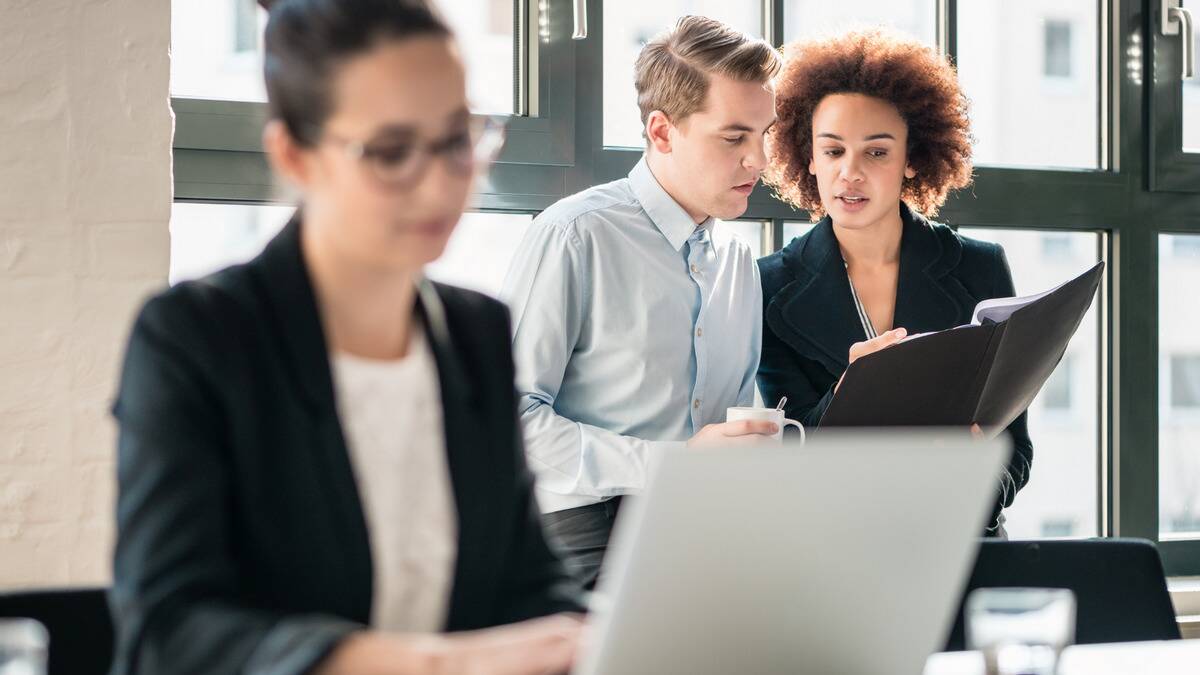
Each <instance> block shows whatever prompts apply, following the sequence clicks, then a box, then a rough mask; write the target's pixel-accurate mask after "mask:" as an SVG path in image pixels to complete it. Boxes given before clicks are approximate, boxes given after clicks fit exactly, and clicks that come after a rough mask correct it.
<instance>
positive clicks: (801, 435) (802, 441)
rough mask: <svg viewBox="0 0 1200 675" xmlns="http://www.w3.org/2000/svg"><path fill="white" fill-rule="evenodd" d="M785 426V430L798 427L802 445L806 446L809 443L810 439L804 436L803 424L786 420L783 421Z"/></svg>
mask: <svg viewBox="0 0 1200 675" xmlns="http://www.w3.org/2000/svg"><path fill="white" fill-rule="evenodd" d="M783 426H784V428H787V427H796V428H797V429H799V430H800V445H804V444H805V443H806V442H807V441H808V438H807V437H806V436H805V434H804V425H803V424H800V423H799V422H797V421H796V420H789V419H785V420H783Z"/></svg>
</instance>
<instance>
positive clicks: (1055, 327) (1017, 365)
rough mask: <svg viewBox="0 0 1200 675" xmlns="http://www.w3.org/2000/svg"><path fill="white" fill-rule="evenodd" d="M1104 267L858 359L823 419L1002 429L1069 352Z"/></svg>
mask: <svg viewBox="0 0 1200 675" xmlns="http://www.w3.org/2000/svg"><path fill="white" fill-rule="evenodd" d="M1103 275H1104V263H1103V262H1100V263H1097V264H1096V266H1095V267H1093V268H1091V269H1089V270H1088V271H1086V272H1084V273H1083V274H1081V275H1080V276H1078V277H1076V278H1074V279H1072V280H1071V281H1068V282H1067V283H1065V284H1063V285H1061V286H1059V287H1057V288H1055V289H1053V290H1052V291H1048V292H1047V293H1044V294H1041V295H1040V296H1033V298H1036V299H1032V298H1031V299H1030V300H1031V301H1029V302H1028V303H1027V304H1023V306H1020V308H1019V309H1017V310H1016V311H1014V312H1012V313H1011V315H1009V316H1008V318H1006V319H1004V320H1001V321H991V320H988V319H983V320H982V322H981V323H980V325H968V326H961V327H959V328H952V329H949V330H944V331H939V332H937V333H931V334H928V335H923V336H920V337H915V338H913V339H911V340H908V341H906V342H901V343H899V344H896V345H893V346H891V347H889V348H887V349H884V350H881V351H878V352H875V353H874V354H868V355H867V356H864V357H862V358H860V359H858V360H856V361H855V362H854V363H852V364H850V367H849V368H847V369H846V374H845V377H844V379H843V380H842V384H841V386H840V387H838V391H837V394H835V395H834V397H833V400H832V401H830V403H829V407H828V408H827V409H826V410H825V414H824V416H822V418H821V423H820V426H822V427H834V426H841V427H847V426H848V427H859V426H871V427H890V426H905V427H908V426H913V427H921V426H941V427H955V426H969V425H971V424H973V423H975V424H979V426H980V427H982V428H983V429H984V430H985V432H987V433H988V435H992V434H994V433H998V432H999V431H1000V430H1002V429H1004V428H1005V427H1007V426H1008V425H1009V424H1010V423H1012V421H1013V420H1014V419H1016V418H1017V416H1018V415H1020V414H1021V413H1022V412H1023V411H1024V410H1025V409H1026V408H1028V407H1029V404H1030V403H1031V402H1032V401H1033V399H1034V397H1035V396H1037V393H1038V391H1040V390H1041V388H1042V385H1043V384H1045V383H1046V378H1048V377H1050V373H1051V372H1053V371H1054V367H1055V366H1057V365H1058V362H1059V360H1061V359H1062V356H1063V353H1064V352H1065V351H1066V349H1067V343H1068V342H1069V341H1070V340H1071V336H1072V335H1074V334H1075V330H1076V329H1077V328H1079V322H1080V321H1082V320H1083V315H1084V314H1085V313H1087V310H1088V307H1090V306H1091V304H1092V299H1093V298H1094V297H1095V295H1096V289H1097V288H1099V286H1100V280H1101V278H1102V277H1103ZM985 302H987V301H985ZM1000 302H1003V301H1000ZM984 304H985V303H980V307H981V308H982V307H983V306H984ZM977 313H978V312H977ZM1000 313H1001V314H1003V310H1002V311H1001V312H1000Z"/></svg>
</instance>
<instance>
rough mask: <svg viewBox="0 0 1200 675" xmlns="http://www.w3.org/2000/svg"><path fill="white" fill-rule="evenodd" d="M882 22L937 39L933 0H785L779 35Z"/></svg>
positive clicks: (919, 36) (797, 36)
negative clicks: (837, 0) (829, 0)
mask: <svg viewBox="0 0 1200 675" xmlns="http://www.w3.org/2000/svg"><path fill="white" fill-rule="evenodd" d="M875 25H884V26H889V27H891V28H894V29H896V30H898V31H901V32H904V33H907V34H909V35H911V36H913V37H915V38H917V39H919V40H922V41H924V42H926V43H928V44H931V45H932V44H936V42H937V3H936V2H933V0H849V1H843V2H827V1H822V0H786V1H785V3H784V5H783V38H784V40H786V41H788V42H791V41H792V40H797V39H800V38H808V37H816V36H821V35H826V34H830V33H837V32H841V31H845V30H847V29H851V28H862V27H864V26H875Z"/></svg>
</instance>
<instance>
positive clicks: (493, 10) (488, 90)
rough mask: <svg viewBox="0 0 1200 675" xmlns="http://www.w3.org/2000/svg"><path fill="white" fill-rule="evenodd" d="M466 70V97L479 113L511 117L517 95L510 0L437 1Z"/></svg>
mask: <svg viewBox="0 0 1200 675" xmlns="http://www.w3.org/2000/svg"><path fill="white" fill-rule="evenodd" d="M438 4H439V5H440V6H441V9H442V12H443V13H444V14H445V16H446V20H447V21H449V22H450V25H451V26H452V27H453V28H454V31H455V34H456V35H457V37H458V41H459V44H460V45H461V46H462V49H461V50H460V53H461V54H462V55H463V58H464V59H465V60H466V66H467V95H468V96H469V97H470V101H471V107H472V108H473V109H474V110H476V111H479V112H486V113H494V114H512V113H513V112H514V110H513V96H514V93H515V92H516V82H517V79H516V71H515V70H514V53H515V52H514V49H515V43H514V41H513V26H514V18H513V16H514V15H513V11H514V7H515V3H514V2H513V0H482V1H480V0H472V1H471V2H464V0H438Z"/></svg>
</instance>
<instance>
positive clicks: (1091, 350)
mask: <svg viewBox="0 0 1200 675" xmlns="http://www.w3.org/2000/svg"><path fill="white" fill-rule="evenodd" d="M964 4H970V3H960V4H959V6H960V7H962V6H963V5H964ZM959 232H960V233H961V234H963V235H965V236H968V237H973V238H975V239H983V240H986V241H993V242H996V243H998V244H1000V245H1001V246H1003V247H1004V252H1005V254H1006V255H1007V257H1008V263H1009V267H1010V268H1011V269H1012V275H1013V282H1014V285H1015V286H1016V290H1017V294H1018V295H1028V294H1031V293H1039V292H1041V291H1044V290H1047V289H1050V288H1053V287H1054V286H1057V285H1058V284H1060V283H1062V282H1064V281H1067V280H1069V279H1071V278H1073V277H1075V276H1076V275H1078V274H1081V273H1082V272H1083V271H1084V270H1086V269H1087V268H1088V267H1091V266H1092V265H1094V264H1095V263H1096V262H1097V260H1098V259H1099V258H1098V251H1099V243H1100V235H1098V234H1095V233H1091V232H1070V233H1064V232H1045V231H1036V230H1008V229H1003V230H1001V229H985V228H966V227H964V228H962V229H960V230H959ZM1096 321H1097V304H1096V303H1095V302H1094V303H1093V304H1092V307H1091V309H1089V310H1088V313H1087V314H1086V315H1085V316H1084V317H1083V321H1082V322H1081V323H1080V324H1079V329H1078V330H1077V331H1076V332H1075V337H1073V338H1072V339H1071V343H1070V344H1069V345H1068V346H1067V352H1066V354H1064V355H1063V359H1062V361H1061V362H1060V363H1059V364H1058V368H1056V369H1055V371H1054V372H1053V373H1052V374H1051V375H1050V378H1049V379H1048V380H1047V381H1046V384H1045V385H1044V386H1043V387H1042V391H1041V392H1040V393H1039V394H1038V396H1037V398H1035V399H1034V400H1033V403H1032V405H1030V407H1029V437H1030V439H1031V440H1032V441H1033V468H1032V471H1031V472H1030V478H1029V484H1028V485H1026V486H1025V487H1024V488H1023V489H1022V490H1021V491H1020V492H1019V493H1018V494H1017V498H1016V501H1015V502H1014V504H1013V506H1012V507H1011V508H1009V509H1006V510H1005V512H1004V513H1005V517H1006V518H1008V523H1007V524H1006V525H1005V527H1006V529H1007V530H1008V533H1009V535H1010V536H1011V537H1013V538H1014V539H1027V538H1034V537H1090V536H1096V535H1097V534H1098V532H1097V530H1096V525H1097V519H1098V514H1097V512H1096V508H1097V488H1098V486H1099V474H1098V461H1099V448H1100V437H1099V427H1100V421H1099V417H1098V409H1099V406H1098V403H1099V400H1100V399H1099V397H1100V396H1101V392H1100V389H1099V383H1100V370H1099V368H1100V365H1099V363H1100V361H1099V354H1098V351H1099V348H1100V341H1099V333H1098V332H1097V330H1098V327H1097V324H1096Z"/></svg>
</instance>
